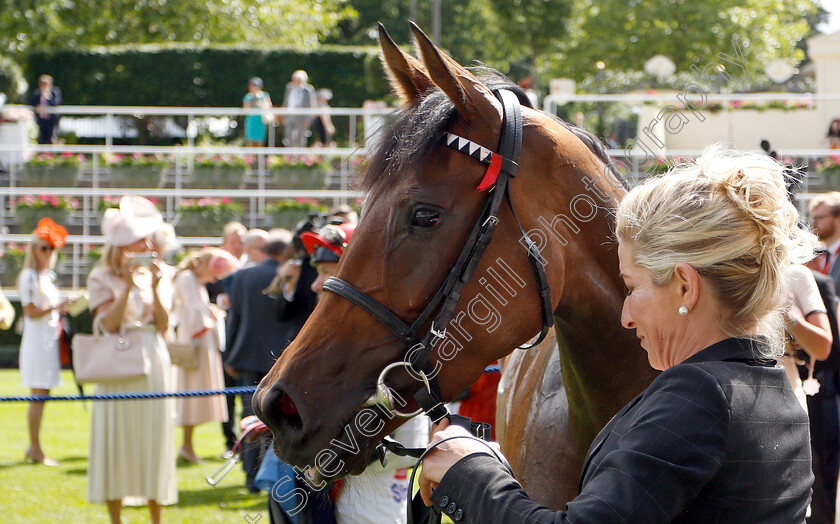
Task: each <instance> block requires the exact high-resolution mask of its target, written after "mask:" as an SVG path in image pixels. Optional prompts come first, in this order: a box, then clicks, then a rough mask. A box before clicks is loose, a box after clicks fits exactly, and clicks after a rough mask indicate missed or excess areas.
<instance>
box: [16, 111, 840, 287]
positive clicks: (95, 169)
mask: <svg viewBox="0 0 840 524" xmlns="http://www.w3.org/2000/svg"><path fill="white" fill-rule="evenodd" d="M577 96H578V97H584V96H589V95H577ZM604 96H617V97H620V98H622V99H623V100H627V99H628V98H632V97H628V95H598V97H599V98H600V99H602V100H603V97H604ZM710 96H711V95H710ZM733 96H734V95H733ZM762 96H763V97H764V98H765V99H766V97H767V95H766V94H762ZM811 96H812V97H813V95H811ZM779 97H780V98H781V97H782V96H781V95H779ZM649 98H650V97H649V96H642V97H636V99H637V100H647V99H649ZM663 98H664V99H666V100H671V99H672V96H664V97H663ZM783 98H784V99H785V100H791V99H793V98H794V96H793V95H784V97H783ZM837 98H838V99H840V95H839V96H838V97H837ZM7 107H8V106H7ZM329 111H330V113H332V114H333V115H343V116H344V117H347V118H348V122H347V123H348V125H349V128H348V129H347V135H346V136H347V139H348V142H349V145H348V146H346V147H339V148H289V147H260V148H246V147H235V146H224V147H199V146H195V145H194V141H193V140H192V139H189V140H188V141H187V142H188V143H187V145H183V146H139V145H130V146H126V145H114V143H113V142H114V140H113V139H114V138H115V136H116V135H115V134H114V133H112V132H111V131H113V129H114V128H113V127H106V128H105V130H106V131H108V133H105V134H106V135H108V136H106V137H105V139H104V141H105V143H104V144H100V145H41V146H36V145H32V144H30V143H29V142H28V141H27V142H25V143H23V144H0V159H2V158H4V156H6V155H9V156H14V155H18V156H22V155H23V153H24V152H26V153H27V154H35V153H39V152H56V153H58V152H71V153H80V154H84V155H86V156H88V157H89V158H90V159H91V162H90V164H89V166H88V167H86V168H85V169H84V170H83V171H82V174H81V180H80V184H79V185H77V186H75V187H27V186H23V185H21V183H20V176H19V175H20V169H21V166H20V165H19V163H17V162H11V163H6V164H5V166H4V164H3V163H2V162H0V166H4V167H5V168H6V169H7V170H8V173H5V174H0V244H3V245H5V244H6V243H8V242H15V243H25V242H27V241H28V240H29V235H28V234H26V233H25V232H20V231H18V232H17V233H10V230H11V231H13V230H14V229H15V225H16V223H17V222H16V217H15V215H14V210H13V209H11V208H10V206H9V201H10V199H13V198H18V197H20V196H23V195H28V194H47V195H63V196H69V197H74V198H77V199H78V200H79V204H80V205H79V208H78V209H76V210H74V211H73V212H72V213H71V215H70V218H69V224H68V225H69V226H70V227H71V232H73V233H74V234H71V235H70V236H69V237H68V246H67V247H66V248H65V249H64V252H65V260H64V262H63V263H62V266H61V267H60V268H59V269H60V272H62V273H64V277H63V278H62V286H63V287H64V288H72V289H76V288H79V287H83V286H84V280H85V276H86V274H87V271H88V270H89V267H88V264H87V253H88V250H89V247H90V246H99V245H101V244H102V243H103V238H102V237H101V236H100V235H99V234H98V231H99V229H98V224H99V219H100V209H99V202H100V200H101V199H102V198H103V197H105V196H119V195H124V194H138V195H143V196H147V197H155V198H157V199H158V205H159V207H160V208H161V211H162V213H163V214H164V217H165V218H166V220H167V221H169V222H172V223H175V224H176V226H177V221H178V219H179V216H178V206H179V204H180V201H181V199H182V198H200V197H205V196H209V197H230V198H231V199H235V200H237V201H240V202H243V203H245V204H246V206H245V207H246V213H245V216H244V217H243V222H244V223H245V225H247V226H249V227H260V226H263V224H264V221H265V219H266V217H265V210H266V206H267V205H268V204H270V203H271V202H273V201H275V200H279V199H288V198H296V197H307V198H315V199H318V200H320V201H331V202H332V203H333V204H340V203H346V202H348V201H352V200H353V199H355V198H359V197H361V196H362V195H361V194H360V193H359V192H357V191H354V190H353V189H352V184H351V182H352V180H353V178H354V177H355V175H356V173H355V171H354V169H353V160H354V159H355V158H357V157H364V156H365V155H366V154H367V152H368V150H367V145H368V144H367V143H366V141H365V138H369V137H370V135H371V133H372V132H373V130H374V128H375V127H376V126H377V125H380V123H381V119H382V118H383V117H385V116H386V115H388V114H389V113H391V112H392V111H393V110H391V109H350V108H333V109H330V110H329ZM57 112H59V113H61V114H63V115H74V114H75V115H88V116H90V115H94V116H95V115H99V116H101V117H103V118H104V119H105V120H106V121H109V122H113V121H114V119H116V118H117V117H123V116H132V117H136V116H140V115H147V116H166V117H172V116H185V117H187V118H188V121H189V122H198V120H200V119H201V118H208V117H214V118H222V117H229V116H240V115H244V114H255V113H256V114H259V113H261V111H258V110H244V109H241V108H165V107H81V106H62V107H60V108H58V111H57ZM272 112H273V113H276V114H278V115H291V114H312V110H289V109H285V108H275V109H273V110H272ZM195 125H198V124H195ZM187 128H188V129H189V128H190V124H189V123H188V124H187ZM359 128H361V131H359ZM108 137H110V138H108ZM188 138H189V137H188ZM193 138H194V137H193ZM700 152H701V151H700V150H696V149H692V150H667V151H664V152H662V154H661V156H660V157H659V159H656V158H650V157H648V156H646V154H645V152H644V151H639V150H638V149H637V150H633V151H625V150H621V149H615V150H610V151H609V153H610V155H611V157H612V158H613V160H614V163H615V165H616V167H617V168H618V170H619V172H620V173H621V174H622V175H623V176H624V177H625V178H626V179H627V180H628V182H629V183H630V184H631V185H633V184H635V183H636V182H638V181H639V180H641V179H643V178H644V177H645V176H647V175H648V174H649V173H648V172H647V170H649V169H650V168H651V165H652V164H653V163H655V162H657V161H658V160H660V159H667V160H674V159H678V158H688V157H694V156H696V155H698V154H699V153H700ZM131 153H141V154H160V155H163V156H166V157H168V158H171V159H172V164H171V166H172V167H171V168H170V170H169V173H168V175H167V183H166V187H164V188H150V189H146V188H124V187H109V185H108V180H109V179H108V168H107V167H106V163H105V161H104V158H105V156H106V155H112V154H131ZM778 153H779V155H780V156H781V157H782V158H784V159H786V160H788V161H789V162H790V163H791V164H793V165H797V166H802V167H803V170H804V172H805V173H806V174H807V176H805V178H804V179H803V180H802V184H801V186H800V187H799V188H798V195H797V199H798V204H799V208H800V211H801V212H803V213H804V211H805V208H806V206H807V201H808V200H809V199H810V198H812V197H813V194H814V193H816V192H819V191H822V190H823V187H822V184H821V177H820V175H819V174H818V173H817V172H816V169H815V164H816V162H818V161H821V160H822V159H824V158H826V157H827V156H830V155H833V154H837V153H838V151H837V150H824V149H790V150H785V149H779V150H778ZM202 154H203V155H208V154H230V155H237V156H245V155H250V156H253V157H256V158H257V159H258V161H257V162H256V166H257V167H255V168H253V169H252V171H251V174H250V175H249V177H248V179H247V180H246V182H247V184H246V185H247V186H248V187H245V188H236V189H201V188H191V187H188V186H189V184H188V183H187V180H188V178H187V177H188V176H189V175H190V172H191V170H192V166H193V164H194V160H195V157H196V155H202ZM270 155H323V156H332V157H337V158H338V159H339V160H338V166H339V167H338V169H337V171H336V172H335V173H334V174H333V178H332V182H333V183H332V187H333V189H311V190H303V189H301V190H289V189H284V188H282V187H276V188H272V184H271V181H270V178H269V173H268V171H267V169H266V167H265V162H264V161H263V160H264V159H265V157H268V156H270ZM179 241H180V242H181V243H182V244H183V245H185V246H193V245H211V244H214V243H218V242H219V239H218V238H216V237H186V238H179ZM0 285H2V286H3V287H4V288H6V289H7V290H10V288H13V287H14V283H13V282H5V281H4V282H0Z"/></svg>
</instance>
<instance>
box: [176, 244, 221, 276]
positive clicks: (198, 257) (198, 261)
mask: <svg viewBox="0 0 840 524" xmlns="http://www.w3.org/2000/svg"><path fill="white" fill-rule="evenodd" d="M217 252H218V250H217V248H212V247H210V248H204V249H201V250H199V251H193V252H192V253H189V254H188V255H187V256H185V257H184V258H183V259H181V261H180V262H179V263H178V266H177V268H176V269H175V274H176V275H179V274H181V272H182V271H192V272H193V273H195V270H196V269H198V268H199V267H201V266H203V265H204V264H209V263H210V259H211V258H213V255H215V254H216V253H217Z"/></svg>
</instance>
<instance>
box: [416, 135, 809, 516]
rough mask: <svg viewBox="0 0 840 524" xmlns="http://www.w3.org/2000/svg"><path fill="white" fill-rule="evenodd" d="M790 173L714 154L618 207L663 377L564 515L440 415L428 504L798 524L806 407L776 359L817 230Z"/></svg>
mask: <svg viewBox="0 0 840 524" xmlns="http://www.w3.org/2000/svg"><path fill="white" fill-rule="evenodd" d="M783 173H784V167H783V166H782V165H780V164H779V163H778V162H776V161H775V160H773V159H771V158H769V157H762V156H759V155H754V154H752V155H741V154H738V153H734V152H727V151H724V150H721V149H717V148H713V149H709V150H707V151H705V152H704V154H703V155H702V156H701V157H700V158H698V159H697V160H696V161H695V162H693V163H691V164H687V165H683V166H681V167H677V168H675V169H674V170H673V171H671V172H670V173H668V174H666V175H664V176H661V177H654V178H649V179H647V180H646V181H645V182H644V183H642V184H641V185H639V186H637V187H636V188H634V189H633V190H632V191H630V192H629V193H628V194H627V195H626V196H625V197H624V199H623V200H622V201H621V203H620V204H619V207H618V210H617V212H616V237H617V239H618V259H619V270H620V272H621V277H622V279H623V280H624V283H625V285H626V287H627V297H626V298H625V299H624V308H623V310H622V313H621V324H622V325H623V326H624V327H625V328H627V329H632V330H634V331H635V334H636V336H637V337H639V339H640V343H641V346H642V348H644V349H645V351H647V355H648V360H649V362H650V365H651V366H652V367H653V368H654V369H658V370H661V371H662V373H661V374H660V375H659V376H657V378H656V379H655V380H654V381H653V382H652V383H651V385H650V386H649V387H648V388H647V389H646V390H645V391H643V392H642V394H641V395H639V396H638V397H637V398H636V399H635V400H633V401H631V402H630V404H628V405H627V406H626V407H624V408H623V409H622V410H621V411H619V412H618V414H617V415H616V416H615V417H614V418H613V419H612V420H611V421H610V422H609V423H608V424H607V426H606V427H605V428H604V429H603V430H602V431H601V433H600V434H599V435H598V436H597V437H596V439H595V441H594V443H593V445H592V448H591V449H590V450H589V453H588V455H587V457H586V459H585V461H584V466H583V473H582V477H581V484H580V487H581V489H580V494H579V495H578V496H577V497H576V498H575V499H574V500H572V501H570V502H569V503H568V504H567V507H566V508H565V510H564V511H559V512H555V511H553V510H551V509H549V508H545V507H541V506H540V505H539V504H537V503H536V502H533V501H531V500H529V498H528V496H527V494H526V493H525V491H524V490H523V489H522V487H521V486H520V485H519V484H518V483H517V482H516V480H515V479H514V478H513V477H512V475H511V474H510V473H509V472H508V471H507V470H506V469H505V467H504V466H502V465H501V462H500V461H498V460H497V459H496V457H494V456H492V455H490V454H489V453H488V449H487V447H485V446H483V445H481V444H478V443H476V442H475V441H474V440H467V439H465V438H463V437H464V436H465V435H466V432H465V431H463V430H460V428H458V427H456V426H449V425H448V423H447V421H446V419H444V420H443V421H441V423H440V424H437V425H436V426H435V427H434V428H433V432H432V445H433V446H435V448H434V449H433V450H432V451H431V452H430V453H429V454H428V455H427V456H426V458H425V459H424V460H423V469H422V472H421V473H420V492H421V494H422V496H423V499H424V501H425V502H426V503H427V504H429V505H431V504H434V505H435V506H437V507H439V508H444V510H443V511H444V512H446V513H447V514H449V515H450V516H452V515H453V514H454V515H455V516H456V518H455V520H459V521H463V522H464V523H467V522H498V523H511V524H514V523H516V524H518V523H521V522H523V521H527V522H529V523H541V522H546V523H548V522H551V523H560V522H598V523H602V522H603V523H607V522H682V523H698V524H699V523H706V522H719V523H741V522H804V520H805V513H806V511H807V508H808V504H809V502H810V499H811V484H812V483H813V481H814V475H813V473H812V471H811V453H810V445H809V431H808V416H807V415H806V413H805V411H803V409H802V407H801V406H800V405H799V403H798V402H797V400H796V396H795V395H794V393H793V390H792V389H791V386H790V383H789V382H788V380H787V377H786V375H785V371H784V370H783V369H782V368H781V367H780V366H777V365H776V359H777V358H779V357H780V356H781V354H782V351H783V349H784V340H783V337H782V328H783V323H782V319H783V312H784V308H785V306H786V305H787V292H786V289H785V272H786V271H787V268H788V267H789V266H790V264H791V262H799V263H801V262H804V261H806V260H809V259H810V258H812V257H813V251H814V247H815V246H816V238H814V237H813V235H811V234H810V233H809V232H807V231H805V230H803V229H801V228H800V227H799V224H798V214H797V212H796V209H795V208H794V207H793V205H792V204H791V203H790V202H788V199H787V190H786V187H785V179H784V175H783ZM615 320H616V321H618V320H619V319H615ZM451 437H456V438H457V439H454V440H447V439H450V438H451ZM433 490H434V491H433Z"/></svg>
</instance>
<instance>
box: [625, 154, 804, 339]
mask: <svg viewBox="0 0 840 524" xmlns="http://www.w3.org/2000/svg"><path fill="white" fill-rule="evenodd" d="M798 220H799V215H798V213H797V211H796V208H795V207H794V206H793V204H791V203H790V201H789V200H788V195H787V189H786V185H785V175H784V166H782V165H781V164H779V163H778V162H776V161H775V160H773V159H772V158H770V157H769V156H766V155H761V154H757V153H738V152H735V151H730V150H726V149H724V148H722V147H721V146H719V145H715V146H711V147H709V148H707V149H706V150H705V151H703V154H702V155H701V156H700V157H699V158H697V160H695V161H694V162H693V163H687V164H681V165H679V166H676V167H675V168H674V169H672V170H671V171H669V172H668V173H666V174H664V175H661V176H658V177H653V178H650V179H648V180H646V181H645V182H644V183H642V184H640V185H639V186H638V187H636V188H634V189H633V190H631V191H630V192H629V193H628V194H627V196H626V197H625V198H624V200H623V201H622V202H621V204H619V207H618V211H617V217H616V236H617V237H618V239H619V240H621V241H627V240H629V241H631V242H632V246H633V252H634V256H635V263H636V264H638V265H639V266H642V267H644V268H647V269H648V270H649V271H650V272H651V276H652V278H653V282H654V283H655V284H656V285H659V286H661V285H665V284H667V283H668V282H670V281H671V278H672V277H673V274H674V266H675V265H676V264H678V263H680V262H684V263H687V264H690V265H691V266H692V267H693V268H694V269H695V270H697V272H698V273H699V275H700V277H701V279H702V281H703V282H704V284H705V285H706V286H708V288H709V289H710V291H711V292H712V295H713V296H714V297H715V298H716V299H717V301H718V303H719V304H720V306H721V309H722V311H721V322H722V326H721V327H722V329H723V331H724V332H725V333H726V334H728V335H730V336H744V335H748V334H762V335H765V336H767V337H768V338H769V339H770V342H771V347H772V349H773V354H775V355H778V353H779V352H780V351H781V349H782V348H783V345H782V339H781V333H782V321H781V310H782V307H783V306H784V305H785V303H786V300H787V295H786V292H785V271H786V270H787V268H788V266H789V265H790V264H791V263H804V262H807V261H808V260H810V259H811V258H813V256H814V248H815V247H816V246H817V239H816V237H815V236H814V235H813V234H811V233H810V232H809V231H807V230H806V229H804V228H802V227H801V226H800V224H799V222H798Z"/></svg>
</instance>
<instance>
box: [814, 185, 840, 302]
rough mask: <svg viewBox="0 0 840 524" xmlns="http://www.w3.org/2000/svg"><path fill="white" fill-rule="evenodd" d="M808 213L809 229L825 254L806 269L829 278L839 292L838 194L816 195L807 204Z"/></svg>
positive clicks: (839, 220) (839, 228)
mask: <svg viewBox="0 0 840 524" xmlns="http://www.w3.org/2000/svg"><path fill="white" fill-rule="evenodd" d="M808 213H809V214H810V215H811V227H812V228H813V230H814V233H815V234H816V235H817V237H819V239H820V241H821V242H822V243H823V246H824V247H825V254H823V256H821V257H819V258H816V259H814V261H813V262H812V263H811V264H808V267H810V268H811V269H814V270H816V271H819V272H820V273H822V274H823V275H828V276H830V277H831V279H832V280H833V281H834V291H835V292H836V291H840V260H838V259H840V192H837V191H831V192H828V193H822V194H820V195H817V196H816V197H814V198H813V199H811V201H810V202H808Z"/></svg>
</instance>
